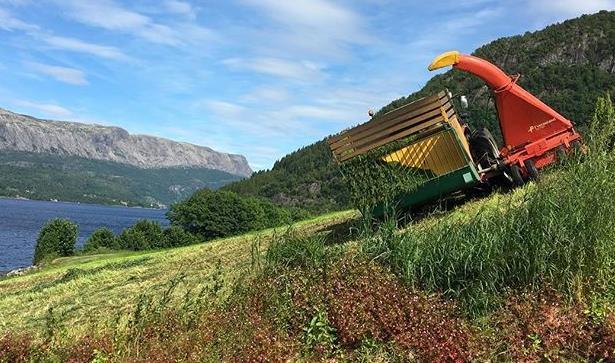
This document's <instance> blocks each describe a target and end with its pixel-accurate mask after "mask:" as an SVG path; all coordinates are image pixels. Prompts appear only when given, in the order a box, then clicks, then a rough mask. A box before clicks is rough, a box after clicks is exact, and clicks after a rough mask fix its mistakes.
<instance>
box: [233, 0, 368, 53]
mask: <svg viewBox="0 0 615 363" xmlns="http://www.w3.org/2000/svg"><path fill="white" fill-rule="evenodd" d="M243 2H244V3H246V4H248V5H251V6H253V7H256V8H258V9H259V10H261V12H262V13H263V14H264V15H265V16H266V17H269V18H270V19H271V20H273V21H274V22H275V23H276V25H277V26H274V27H269V28H268V29H266V30H264V31H254V30H253V29H250V31H253V33H254V37H255V38H259V39H267V42H264V43H263V42H258V43H255V44H256V45H257V46H258V47H259V48H268V50H269V51H270V52H272V53H275V52H276V50H279V49H283V50H284V52H297V53H302V54H306V55H310V56H329V57H335V58H340V57H346V56H348V54H349V46H351V45H356V44H367V43H370V42H372V41H373V39H372V37H371V36H370V35H369V34H368V32H367V31H366V23H367V21H366V19H364V18H363V17H361V16H360V15H359V14H358V13H356V12H354V11H352V10H351V9H349V8H346V7H343V6H341V5H338V4H335V3H334V2H332V1H329V0H294V1H287V0H243Z"/></svg>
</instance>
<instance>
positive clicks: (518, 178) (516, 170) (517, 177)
mask: <svg viewBox="0 0 615 363" xmlns="http://www.w3.org/2000/svg"><path fill="white" fill-rule="evenodd" d="M510 176H511V177H512V181H513V184H514V185H515V186H516V187H521V186H523V184H525V180H523V175H522V174H521V168H520V167H519V165H516V164H515V165H513V166H511V167H510Z"/></svg>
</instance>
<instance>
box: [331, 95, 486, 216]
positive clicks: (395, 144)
mask: <svg viewBox="0 0 615 363" xmlns="http://www.w3.org/2000/svg"><path fill="white" fill-rule="evenodd" d="M328 142H329V146H330V148H331V151H332V153H333V157H334V159H335V160H336V161H337V163H338V165H339V167H340V170H341V172H342V174H343V176H344V179H345V180H346V182H347V183H348V185H349V187H350V191H351V196H352V199H353V201H354V203H355V204H356V206H357V207H358V208H359V209H361V210H362V211H365V210H366V208H369V210H371V212H372V214H373V215H374V216H381V215H382V214H383V213H384V210H385V206H386V205H387V204H389V205H394V206H396V207H397V208H399V209H403V210H407V209H410V208H411V207H413V206H417V205H420V204H424V203H426V202H429V201H433V200H436V199H440V198H442V197H445V196H447V195H449V194H450V193H452V192H455V191H459V190H463V189H467V188H469V187H472V186H474V185H476V184H477V183H478V182H479V181H480V176H479V173H478V171H477V168H476V165H475V163H474V161H473V160H472V156H471V154H470V149H469V145H468V142H467V139H466V137H465V135H464V130H463V127H462V126H461V124H460V122H459V119H458V118H457V115H456V113H455V110H454V107H453V104H452V102H451V99H450V96H449V95H448V94H447V93H445V92H441V93H439V94H437V95H434V96H431V97H426V98H423V99H420V100H417V101H414V102H412V103H410V104H407V105H405V106H402V107H400V108H397V109H395V110H393V111H390V112H388V113H386V114H384V115H381V116H377V117H374V118H372V120H370V121H368V122H366V123H364V124H361V125H358V126H356V127H353V128H351V129H348V130H344V131H342V132H341V133H340V134H338V135H335V136H332V137H331V138H330V139H329V140H328Z"/></svg>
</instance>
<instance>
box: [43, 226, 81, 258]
mask: <svg viewBox="0 0 615 363" xmlns="http://www.w3.org/2000/svg"><path fill="white" fill-rule="evenodd" d="M77 232H78V228H77V225H76V224H75V223H73V222H71V221H68V220H65V219H53V220H51V221H49V222H47V224H45V225H44V226H43V228H42V229H41V231H40V232H39V235H38V238H37V240H36V247H35V249H34V264H38V263H39V262H41V261H42V260H43V259H45V258H51V257H53V256H70V255H72V254H73V253H74V251H75V242H76V241H77Z"/></svg>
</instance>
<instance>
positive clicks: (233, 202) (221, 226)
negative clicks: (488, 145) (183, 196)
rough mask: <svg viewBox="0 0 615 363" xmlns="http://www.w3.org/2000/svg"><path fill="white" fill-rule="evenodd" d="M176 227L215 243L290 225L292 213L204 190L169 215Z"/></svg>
mask: <svg viewBox="0 0 615 363" xmlns="http://www.w3.org/2000/svg"><path fill="white" fill-rule="evenodd" d="M167 217H168V218H169V220H171V222H172V223H173V224H174V225H177V226H181V227H183V228H184V229H185V230H186V231H187V232H190V233H192V234H195V235H198V236H200V237H203V238H205V239H213V238H219V237H226V236H232V235H237V234H241V233H245V232H248V231H252V230H257V229H262V228H268V227H274V226H278V225H281V224H285V223H288V222H289V221H290V220H291V218H290V213H288V212H287V211H285V210H283V209H282V208H281V207H278V206H276V205H274V204H272V203H271V202H268V201H266V200H263V199H259V198H255V197H244V196H241V195H239V194H236V193H233V192H228V191H211V190H208V189H201V190H199V191H197V192H196V193H194V194H193V195H192V196H191V197H190V198H189V199H188V200H186V201H183V202H180V203H177V204H174V205H173V206H171V209H170V210H169V212H168V213H167Z"/></svg>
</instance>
